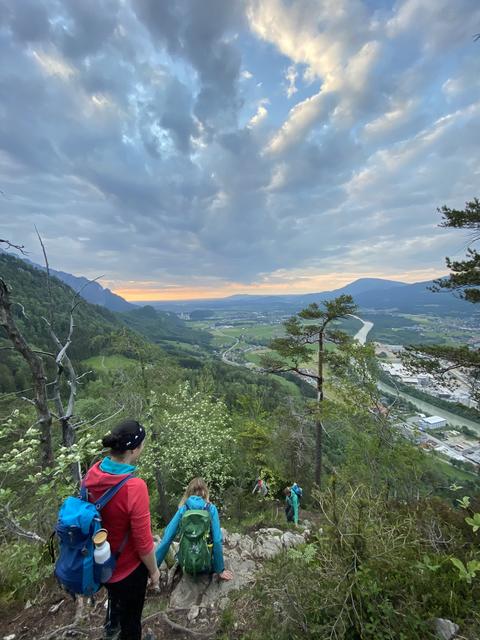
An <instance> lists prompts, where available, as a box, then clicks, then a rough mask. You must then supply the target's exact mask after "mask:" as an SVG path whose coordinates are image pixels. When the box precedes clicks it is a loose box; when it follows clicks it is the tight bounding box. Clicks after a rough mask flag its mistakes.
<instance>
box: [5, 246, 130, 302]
mask: <svg viewBox="0 0 480 640" xmlns="http://www.w3.org/2000/svg"><path fill="white" fill-rule="evenodd" d="M0 255H12V254H11V253H8V252H7V251H4V250H2V249H0ZM15 257H16V258H17V259H20V260H23V261H24V262H26V263H27V264H29V265H30V266H31V267H34V268H35V269H40V270H41V271H46V269H45V267H44V266H43V265H41V264H37V263H36V262H32V261H31V260H29V259H28V258H25V257H24V256H15ZM50 273H51V274H52V276H55V277H56V278H58V279H59V280H61V281H62V282H64V283H65V284H68V286H69V287H71V288H72V289H73V290H74V291H80V289H82V292H81V294H80V295H81V297H82V298H83V299H84V300H86V301H87V302H90V303H91V304H98V305H99V306H100V307H105V309H108V310H109V311H129V310H130V309H136V308H137V306H136V305H134V304H132V303H131V302H127V301H126V300H125V299H124V298H122V297H121V296H119V295H117V294H116V293H113V292H112V291H110V289H107V288H104V287H102V285H100V284H99V283H98V282H91V281H90V280H88V278H84V277H83V276H74V275H72V274H71V273H66V272H65V271H57V270H56V269H51V268H50Z"/></svg>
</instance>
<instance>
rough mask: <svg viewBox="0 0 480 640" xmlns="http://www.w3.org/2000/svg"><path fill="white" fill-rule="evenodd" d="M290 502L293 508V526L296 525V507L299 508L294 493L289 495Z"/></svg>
mask: <svg viewBox="0 0 480 640" xmlns="http://www.w3.org/2000/svg"><path fill="white" fill-rule="evenodd" d="M290 500H291V501H292V507H293V521H294V523H295V524H298V507H299V502H298V496H297V494H296V493H295V491H292V492H291V494H290Z"/></svg>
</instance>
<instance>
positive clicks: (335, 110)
mask: <svg viewBox="0 0 480 640" xmlns="http://www.w3.org/2000/svg"><path fill="white" fill-rule="evenodd" d="M479 31H480V2H479V0H455V1H452V0H397V1H394V0H170V1H169V0H162V1H160V0H0V61H1V64H0V188H1V190H2V191H3V193H4V194H5V195H4V196H2V195H0V215H1V219H0V222H1V233H0V235H1V237H7V238H9V239H10V240H11V241H15V242H18V243H23V244H25V245H26V247H27V249H28V250H29V252H30V257H31V258H32V259H33V260H37V261H40V256H41V254H40V251H39V247H38V242H37V241H36V239H35V234H34V225H37V227H38V229H39V231H40V233H41V234H42V236H43V238H44V240H45V243H46V245H47V249H48V253H49V257H50V262H51V264H52V266H53V267H55V268H57V269H63V270H65V271H69V272H71V273H74V274H77V275H86V276H90V277H95V276H97V275H99V274H105V275H104V278H103V283H104V284H106V285H107V286H110V287H111V288H113V289H114V290H115V291H117V292H119V293H121V294H122V295H124V296H125V297H127V298H129V299H131V300H153V299H161V298H188V297H190V298H191V297H203V296H212V295H228V294H231V293H238V292H251V293H253V292H255V293H261V292H265V293H267V292H269V293H271V292H278V293H283V292H287V291H290V292H295V291H298V292H300V291H315V290H322V289H323V290H325V289H328V288H333V287H335V286H338V285H341V284H344V283H346V282H348V281H350V280H353V279H355V278H356V277H361V276H380V277H388V278H393V279H403V280H406V281H417V280H425V279H429V278H431V277H433V276H435V275H438V274H439V273H441V272H443V271H444V269H443V259H444V256H445V255H450V256H455V255H462V253H463V250H464V246H465V238H464V237H463V236H462V235H461V233H459V232H455V231H447V230H442V229H438V227H437V224H438V222H439V215H438V214H437V213H436V207H438V206H440V205H442V204H444V203H446V204H449V205H451V206H461V205H463V203H464V202H465V201H466V200H468V199H472V198H473V197H474V196H479V195H480V189H479V187H480V42H475V41H474V38H473V36H474V35H475V33H477V32H479Z"/></svg>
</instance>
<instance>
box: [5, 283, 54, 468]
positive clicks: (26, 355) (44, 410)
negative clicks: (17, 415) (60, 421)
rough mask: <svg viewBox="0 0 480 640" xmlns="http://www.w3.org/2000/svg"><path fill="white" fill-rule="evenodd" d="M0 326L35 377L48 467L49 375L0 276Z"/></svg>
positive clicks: (50, 453)
mask: <svg viewBox="0 0 480 640" xmlns="http://www.w3.org/2000/svg"><path fill="white" fill-rule="evenodd" d="M0 326H2V327H3V328H4V330H5V332H6V334H7V337H8V339H9V340H10V341H11V343H12V345H13V346H14V348H15V350H16V351H18V353H20V355H21V356H22V357H23V359H24V360H25V362H26V363H27V365H28V367H29V368H30V371H31V373H32V378H33V389H34V392H35V399H34V400H33V401H32V403H33V405H34V407H35V409H36V412H37V424H38V425H39V427H40V446H41V450H42V466H43V467H48V466H49V465H50V464H51V463H52V461H53V449H52V414H51V413H50V409H49V407H48V396H47V377H46V375H45V366H44V364H43V360H42V358H41V357H40V356H39V355H38V354H37V353H35V352H34V351H33V350H32V349H31V348H30V347H29V345H28V343H27V341H26V340H25V338H24V337H23V335H22V333H21V332H20V330H19V329H18V327H17V325H16V322H15V319H14V317H13V314H12V302H11V300H10V292H9V290H8V287H7V285H6V283H5V282H4V280H3V279H2V278H0Z"/></svg>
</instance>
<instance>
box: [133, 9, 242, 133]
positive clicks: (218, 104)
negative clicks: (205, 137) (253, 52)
mask: <svg viewBox="0 0 480 640" xmlns="http://www.w3.org/2000/svg"><path fill="white" fill-rule="evenodd" d="M242 4H243V3H242V2H239V1H238V0H232V1H231V2H224V1H223V0H204V1H203V2H196V0H183V1H180V2H176V3H174V4H173V3H172V4H169V3H162V2H156V0H137V1H136V2H135V3H134V5H133V6H134V10H135V11H136V13H137V15H138V16H139V18H140V19H141V20H142V21H143V22H144V24H145V25H146V27H147V28H148V29H149V31H150V33H151V35H152V40H153V42H154V43H155V44H160V45H161V46H166V47H167V49H168V51H169V52H170V53H171V54H172V55H177V56H180V57H182V58H183V59H185V60H186V61H187V62H188V63H189V64H191V65H192V67H193V68H194V69H195V70H196V71H197V73H198V77H199V81H200V91H199V94H198V96H197V101H196V105H195V114H196V115H197V117H198V118H199V119H200V120H201V121H202V122H203V123H204V125H205V126H207V127H209V129H210V133H212V132H213V128H212V127H214V126H215V125H216V124H217V125H218V124H220V125H222V126H231V125H233V124H234V121H235V112H236V110H237V109H238V107H239V106H240V101H239V97H238V88H237V83H238V80H239V75H240V67H241V56H240V54H239V52H238V50H237V49H236V47H235V46H234V45H233V44H232V43H231V42H230V41H228V40H227V36H228V35H229V33H230V32H231V31H232V30H233V29H238V28H239V27H240V26H241V17H242V11H241V8H242ZM230 35H231V34H230Z"/></svg>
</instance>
